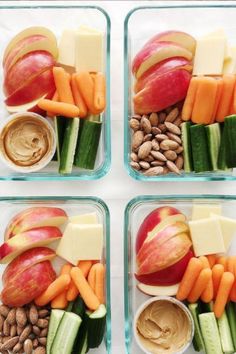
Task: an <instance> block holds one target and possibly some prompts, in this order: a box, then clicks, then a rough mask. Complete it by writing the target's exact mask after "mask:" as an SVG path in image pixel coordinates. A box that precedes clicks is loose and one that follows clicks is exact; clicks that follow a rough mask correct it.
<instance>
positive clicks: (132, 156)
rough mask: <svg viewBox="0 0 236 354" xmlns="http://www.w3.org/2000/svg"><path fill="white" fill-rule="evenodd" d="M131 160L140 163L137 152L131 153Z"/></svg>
mask: <svg viewBox="0 0 236 354" xmlns="http://www.w3.org/2000/svg"><path fill="white" fill-rule="evenodd" d="M130 158H131V160H132V161H134V162H138V161H139V158H138V155H137V154H136V153H135V152H131V154H130Z"/></svg>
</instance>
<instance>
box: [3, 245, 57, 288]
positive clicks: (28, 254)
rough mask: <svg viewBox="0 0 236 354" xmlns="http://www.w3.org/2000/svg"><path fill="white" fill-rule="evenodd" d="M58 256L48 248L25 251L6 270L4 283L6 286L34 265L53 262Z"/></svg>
mask: <svg viewBox="0 0 236 354" xmlns="http://www.w3.org/2000/svg"><path fill="white" fill-rule="evenodd" d="M55 256H56V253H55V251H54V250H52V249H51V248H48V247H35V248H32V249H30V250H28V251H25V252H24V253H22V254H21V255H19V256H18V257H16V258H15V259H14V260H13V261H12V262H11V263H10V264H8V266H7V267H6V268H5V270H4V272H3V275H2V283H3V285H4V286H5V285H6V283H8V282H9V281H11V280H12V279H13V278H14V277H15V276H18V275H19V274H20V273H22V272H24V271H25V270H26V269H28V268H30V267H32V266H33V265H34V264H37V263H40V262H43V261H46V260H52V259H53V258H54V257H55Z"/></svg>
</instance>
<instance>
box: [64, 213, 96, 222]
mask: <svg viewBox="0 0 236 354" xmlns="http://www.w3.org/2000/svg"><path fill="white" fill-rule="evenodd" d="M69 222H70V223H72V224H97V223H98V217H97V214H96V213H88V214H80V215H74V216H70V217H69Z"/></svg>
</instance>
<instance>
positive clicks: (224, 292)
mask: <svg viewBox="0 0 236 354" xmlns="http://www.w3.org/2000/svg"><path fill="white" fill-rule="evenodd" d="M233 283H234V275H233V274H232V273H230V272H224V273H223V275H222V278H221V281H220V286H219V289H218V292H217V295H216V300H215V303H214V306H213V311H214V313H215V316H216V318H220V317H221V316H222V314H223V312H224V309H225V305H226V304H227V301H228V297H229V294H230V291H231V288H232V286H233Z"/></svg>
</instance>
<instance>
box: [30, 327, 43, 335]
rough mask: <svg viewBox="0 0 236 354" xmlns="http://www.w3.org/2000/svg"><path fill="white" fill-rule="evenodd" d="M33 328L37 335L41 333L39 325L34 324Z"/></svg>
mask: <svg viewBox="0 0 236 354" xmlns="http://www.w3.org/2000/svg"><path fill="white" fill-rule="evenodd" d="M32 330H33V333H34V334H36V336H39V335H40V332H41V330H40V328H39V327H38V326H33V328H32Z"/></svg>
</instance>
